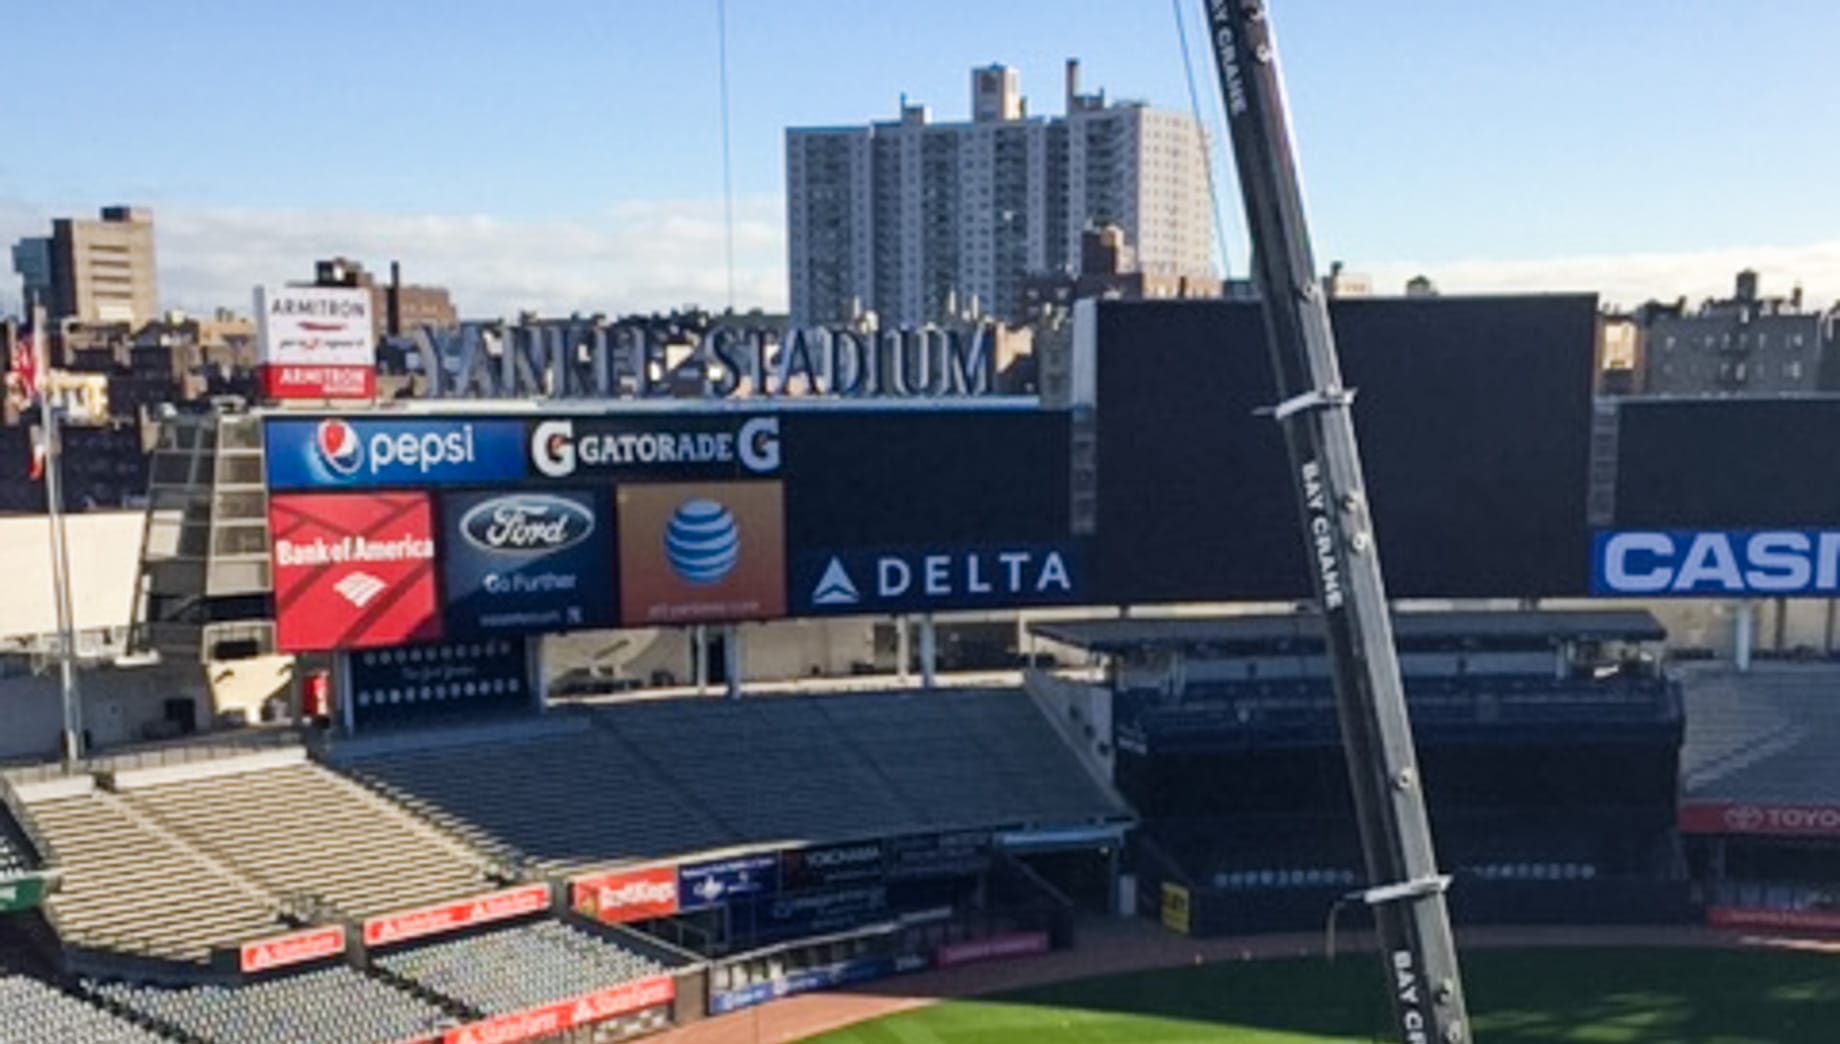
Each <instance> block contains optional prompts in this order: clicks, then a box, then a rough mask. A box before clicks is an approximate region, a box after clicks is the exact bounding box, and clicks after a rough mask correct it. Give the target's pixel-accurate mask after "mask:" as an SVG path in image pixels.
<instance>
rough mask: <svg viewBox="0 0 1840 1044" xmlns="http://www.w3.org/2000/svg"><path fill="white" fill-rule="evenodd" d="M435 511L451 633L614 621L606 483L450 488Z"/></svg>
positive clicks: (535, 630) (611, 535)
mask: <svg viewBox="0 0 1840 1044" xmlns="http://www.w3.org/2000/svg"><path fill="white" fill-rule="evenodd" d="M441 516H442V521H441V528H442V533H443V536H444V539H443V541H442V543H441V546H442V547H443V548H444V549H445V550H446V557H445V560H444V562H443V568H442V575H443V578H444V580H445V581H446V614H447V618H446V623H447V632H446V633H447V634H448V636H449V637H477V636H482V635H489V634H512V633H520V634H521V633H549V632H555V631H569V630H576V629H579V628H586V627H610V626H612V625H613V623H614V616H613V603H614V592H615V591H616V590H617V589H618V585H617V584H616V583H615V581H614V574H613V546H614V533H613V513H612V511H611V510H610V505H609V497H608V496H607V493H606V491H604V490H558V491H556V492H541V493H538V492H529V491H518V492H507V493H496V492H485V493H481V492H468V493H449V494H447V495H446V496H444V497H443V498H442V499H441Z"/></svg>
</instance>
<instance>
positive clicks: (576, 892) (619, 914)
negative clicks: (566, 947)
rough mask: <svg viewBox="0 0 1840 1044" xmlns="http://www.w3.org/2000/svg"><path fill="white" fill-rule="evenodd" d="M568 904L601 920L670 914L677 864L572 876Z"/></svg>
mask: <svg viewBox="0 0 1840 1044" xmlns="http://www.w3.org/2000/svg"><path fill="white" fill-rule="evenodd" d="M569 906H570V907H572V908H573V909H574V910H575V912H576V913H579V914H581V915H582V916H584V917H592V918H594V919H595V920H597V921H599V922H601V923H602V924H624V923H626V922H628V921H649V920H651V919H652V918H654V917H669V916H671V915H672V914H674V913H676V912H677V868H676V867H673V866H653V867H647V868H646V869H644V870H623V871H619V872H617V873H611V874H595V875H593V876H590V877H577V878H574V879H573V880H571V881H570V882H569Z"/></svg>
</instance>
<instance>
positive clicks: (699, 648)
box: [690, 624, 709, 696]
mask: <svg viewBox="0 0 1840 1044" xmlns="http://www.w3.org/2000/svg"><path fill="white" fill-rule="evenodd" d="M690 674H691V677H693V678H695V679H696V694H697V695H698V696H706V695H708V694H709V625H708V624H697V625H696V626H695V627H692V628H690Z"/></svg>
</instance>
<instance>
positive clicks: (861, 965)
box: [709, 957, 895, 1015]
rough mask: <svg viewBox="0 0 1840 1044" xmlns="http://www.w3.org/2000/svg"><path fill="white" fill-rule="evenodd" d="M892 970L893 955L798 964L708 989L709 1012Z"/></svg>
mask: <svg viewBox="0 0 1840 1044" xmlns="http://www.w3.org/2000/svg"><path fill="white" fill-rule="evenodd" d="M894 972H895V959H894V958H893V957H857V958H854V959H852V960H847V961H838V962H836V963H835V964H825V965H820V966H818V967H816V968H798V969H794V970H791V971H788V972H786V974H784V975H782V976H780V977H779V978H775V979H767V980H765V981H762V982H756V983H750V984H749V985H746V986H742V987H739V988H737V989H732V990H722V991H720V992H717V993H711V994H710V995H709V1014H711V1015H723V1014H727V1013H728V1012H731V1011H740V1010H741V1009H743V1008H751V1007H753V1006H754V1005H756V1004H763V1003H765V1002H767V1001H770V1000H772V999H773V998H775V997H790V996H792V995H793V994H796V993H810V992H812V991H813V990H827V989H832V988H834V987H837V986H847V985H849V984H850V983H853V982H869V981H872V980H874V979H885V978H887V977H888V976H890V975H893V974H894Z"/></svg>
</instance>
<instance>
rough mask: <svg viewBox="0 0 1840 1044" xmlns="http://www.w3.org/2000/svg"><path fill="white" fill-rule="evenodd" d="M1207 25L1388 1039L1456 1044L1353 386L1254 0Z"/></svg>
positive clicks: (1218, 5)
mask: <svg viewBox="0 0 1840 1044" xmlns="http://www.w3.org/2000/svg"><path fill="white" fill-rule="evenodd" d="M1208 21H1209V28H1210V30H1211V33H1210V36H1211V38H1212V41H1213V43H1214V57H1215V64H1216V67H1217V70H1218V72H1219V74H1220V89H1221V96H1222V101H1223V103H1224V107H1225V109H1226V113H1227V121H1228V124H1229V127H1228V129H1229V132H1230V134H1231V137H1232V143H1233V155H1234V160H1235V165H1236V166H1237V168H1238V171H1239V184H1240V191H1241V194H1242V196H1243V201H1244V203H1245V209H1246V224H1247V229H1248V231H1249V232H1250V233H1251V239H1252V262H1253V263H1252V271H1253V277H1254V279H1255V281H1256V285H1257V286H1258V289H1259V294H1260V297H1261V299H1262V300H1263V302H1264V306H1265V307H1264V315H1265V328H1266V335H1267V339H1268V341H1269V342H1270V347H1271V356H1272V370H1273V372H1274V374H1275V375H1276V377H1277V385H1278V387H1277V401H1278V403H1279V405H1278V406H1276V407H1275V408H1274V409H1273V410H1272V416H1273V419H1274V420H1276V421H1277V423H1278V424H1279V425H1280V426H1281V427H1282V429H1283V432H1284V443H1285V449H1286V452H1287V453H1288V455H1289V459H1290V472H1291V479H1292V482H1293V483H1294V484H1295V487H1296V492H1297V501H1298V508H1299V513H1300V515H1301V517H1302V523H1303V525H1302V532H1303V544H1304V553H1305V561H1307V562H1308V563H1309V572H1310V575H1311V578H1312V581H1313V585H1314V587H1315V594H1316V603H1315V606H1316V608H1317V609H1318V610H1319V611H1320V612H1321V614H1322V622H1323V635H1324V639H1325V645H1326V651H1327V653H1328V659H1329V666H1330V672H1331V675H1332V677H1333V680H1334V684H1335V694H1336V704H1337V710H1338V713H1339V717H1340V719H1341V727H1342V742H1343V747H1344V749H1345V752H1346V755H1347V762H1348V772H1349V779H1350V783H1351V785H1352V790H1353V793H1354V805H1355V813H1356V819H1357V821H1358V822H1359V824H1360V832H1361V848H1362V852H1363V855H1364V856H1365V862H1366V865H1367V876H1368V880H1369V882H1370V886H1369V889H1368V890H1367V891H1366V892H1365V893H1364V898H1366V899H1367V901H1368V902H1369V903H1370V904H1371V906H1372V909H1373V916H1374V925H1375V929H1376V931H1377V934H1378V936H1379V942H1380V950H1381V958H1382V962H1383V970H1384V974H1385V981H1386V991H1387V996H1388V998H1389V999H1390V1000H1391V1002H1392V1009H1393V1021H1392V1027H1391V1032H1390V1033H1389V1036H1390V1037H1391V1038H1392V1039H1394V1040H1396V1041H1401V1042H1404V1044H1468V1042H1469V1041H1470V1039H1471V1033H1470V1027H1469V1016H1468V1012H1467V1009H1466V1006H1465V1004H1464V1000H1463V987H1462V981H1461V977H1460V975H1459V972H1458V967H1457V951H1456V944H1455V941H1454V940H1453V938H1452V935H1451V930H1450V917H1449V912H1448V910H1447V908H1446V904H1445V900H1444V882H1445V881H1446V880H1447V879H1446V878H1444V877H1443V876H1442V875H1441V874H1439V873H1438V869H1437V860H1436V857H1435V855H1434V853H1433V850H1432V844H1431V826H1430V820H1429V817H1428V815H1427V814H1426V811H1425V798H1424V792H1423V779H1422V778H1421V776H1420V773H1419V768H1418V758H1417V752H1416V751H1415V749H1414V747H1413V743H1412V731H1411V723H1410V721H1409V720H1408V718H1407V715H1406V703H1405V692H1404V686H1403V685H1402V684H1401V681H1400V676H1399V658H1398V653H1397V651H1396V650H1395V648H1394V645H1393V629H1392V626H1393V625H1392V619H1391V615H1390V613H1389V611H1388V604H1387V597H1386V585H1385V583H1384V582H1383V579H1382V576H1381V570H1380V560H1379V555H1378V547H1377V545H1376V543H1375V539H1374V530H1373V519H1372V518H1371V516H1370V515H1369V513H1368V512H1369V508H1368V499H1367V493H1366V488H1365V487H1366V480H1365V477H1364V475H1363V473H1362V468H1361V458H1360V453H1359V451H1358V447H1357V445H1356V441H1355V430H1354V419H1353V405H1354V392H1353V390H1352V389H1350V388H1348V387H1347V386H1346V385H1345V384H1343V382H1342V374H1341V363H1340V360H1339V359H1338V358H1337V354H1336V349H1335V336H1334V331H1333V329H1332V328H1331V326H1330V320H1329V309H1328V304H1327V302H1326V301H1325V300H1324V293H1323V289H1322V286H1321V284H1319V283H1318V282H1317V279H1316V267H1315V259H1314V258H1313V257H1312V256H1311V250H1310V235H1309V228H1308V225H1307V223H1306V221H1305V220H1304V212H1303V190H1302V186H1301V184H1300V182H1299V180H1298V174H1297V169H1296V164H1295V156H1296V151H1295V149H1294V147H1293V145H1292V142H1291V140H1290V119H1289V116H1288V115H1287V113H1286V107H1285V101H1284V87H1283V81H1282V78H1281V77H1280V76H1279V73H1278V64H1277V50H1276V41H1275V40H1274V39H1273V37H1272V30H1271V22H1270V18H1269V16H1268V15H1267V13H1266V5H1265V3H1264V0H1209V4H1208ZM1224 347H1225V346H1223V350H1224Z"/></svg>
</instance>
